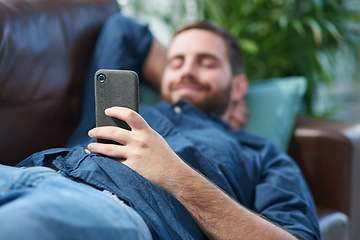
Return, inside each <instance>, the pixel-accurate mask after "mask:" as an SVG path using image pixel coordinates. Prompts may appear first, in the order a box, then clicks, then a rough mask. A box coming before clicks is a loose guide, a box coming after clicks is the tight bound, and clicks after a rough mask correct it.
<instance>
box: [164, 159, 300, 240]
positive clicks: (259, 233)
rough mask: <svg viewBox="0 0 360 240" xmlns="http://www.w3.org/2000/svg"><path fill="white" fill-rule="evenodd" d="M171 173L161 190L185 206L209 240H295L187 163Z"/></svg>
mask: <svg viewBox="0 0 360 240" xmlns="http://www.w3.org/2000/svg"><path fill="white" fill-rule="evenodd" d="M170 174H171V175H168V180H167V181H166V183H164V184H162V187H163V188H165V189H166V190H167V191H169V192H170V193H171V194H172V195H174V196H175V197H176V198H177V199H178V200H179V201H180V202H181V203H182V204H183V205H184V207H185V208H186V209H187V210H188V211H189V213H190V214H191V215H192V217H193V218H194V219H195V221H196V222H197V224H198V225H199V227H200V228H201V229H202V230H203V231H204V232H205V233H206V234H207V235H208V237H210V238H211V239H277V240H278V239H287V240H288V239H296V238H295V237H294V236H292V235H291V234H290V233H288V232H286V231H285V230H283V229H281V228H280V227H278V226H276V225H274V224H272V223H270V222H269V221H267V220H266V219H264V218H263V217H261V216H259V215H257V214H255V213H253V212H251V211H249V210H248V209H246V208H245V207H243V206H242V205H240V204H239V203H237V202H236V201H234V200H233V199H232V198H230V197H229V196H228V195H227V194H225V193H224V192H223V191H222V190H221V189H219V188H218V187H217V186H215V185H214V184H212V183H211V182H210V181H208V180H207V179H206V178H205V177H203V176H202V175H201V174H199V173H198V172H196V171H195V170H193V169H191V168H190V167H188V166H187V165H186V164H183V165H182V166H179V167H177V168H176V169H174V170H173V171H170Z"/></svg>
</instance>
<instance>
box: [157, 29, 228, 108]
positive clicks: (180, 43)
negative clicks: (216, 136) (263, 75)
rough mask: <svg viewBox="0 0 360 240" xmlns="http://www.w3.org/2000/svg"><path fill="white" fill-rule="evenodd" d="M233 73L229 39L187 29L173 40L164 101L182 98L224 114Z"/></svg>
mask: <svg viewBox="0 0 360 240" xmlns="http://www.w3.org/2000/svg"><path fill="white" fill-rule="evenodd" d="M231 85H232V71H231V65H230V60H229V56H228V51H227V45H226V42H225V40H224V39H223V38H222V37H221V36H219V35H217V34H215V33H213V32H210V31H207V30H201V29H191V30H186V31H184V32H182V33H180V34H178V35H177V36H175V38H174V39H173V41H172V43H171V45H170V47H169V49H168V53H167V63H166V66H165V69H164V74H163V78H162V82H161V95H162V99H163V100H164V101H167V102H170V103H175V102H177V101H178V100H180V99H183V100H185V101H187V102H188V103H190V104H193V105H194V106H196V107H198V108H199V109H201V110H203V111H205V112H212V113H216V114H218V115H221V114H222V113H224V111H225V110H226V108H227V106H228V104H229V99H230V93H231Z"/></svg>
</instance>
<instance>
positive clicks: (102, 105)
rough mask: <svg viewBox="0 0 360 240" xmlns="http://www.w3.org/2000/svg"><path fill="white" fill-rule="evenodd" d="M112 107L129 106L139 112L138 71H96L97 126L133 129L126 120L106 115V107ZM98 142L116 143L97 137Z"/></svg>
mask: <svg viewBox="0 0 360 240" xmlns="http://www.w3.org/2000/svg"><path fill="white" fill-rule="evenodd" d="M110 107H127V108H130V109H132V110H134V111H136V112H139V78H138V75H137V74H136V72H133V71H128V70H110V69H100V70H98V71H97V72H96V73H95V114H96V126H97V127H101V126H115V127H121V128H124V129H127V130H131V128H130V127H129V125H128V124H127V123H126V122H124V121H122V120H119V119H117V118H112V117H108V116H106V115H105V109H107V108H110ZM97 142H100V143H110V144H116V142H113V141H109V140H105V139H97Z"/></svg>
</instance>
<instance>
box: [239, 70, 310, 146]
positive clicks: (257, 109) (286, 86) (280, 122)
mask: <svg viewBox="0 0 360 240" xmlns="http://www.w3.org/2000/svg"><path fill="white" fill-rule="evenodd" d="M306 83H307V82H306V79H305V78H304V77H287V78H278V79H266V80H260V81H253V82H251V83H250V87H249V91H248V93H247V96H246V100H247V102H248V107H249V117H248V121H247V124H246V126H245V127H244V129H245V130H248V131H249V132H252V133H255V134H257V135H260V136H262V137H265V138H268V139H270V140H272V142H273V143H274V144H275V146H276V147H277V148H278V149H280V150H282V151H287V148H288V144H289V141H290V137H291V134H292V130H293V127H294V124H295V119H296V115H297V114H298V112H299V110H300V106H301V104H302V100H303V97H304V93H305V90H306V85H307V84H306Z"/></svg>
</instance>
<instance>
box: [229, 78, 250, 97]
mask: <svg viewBox="0 0 360 240" xmlns="http://www.w3.org/2000/svg"><path fill="white" fill-rule="evenodd" d="M248 88H249V83H248V80H247V77H246V76H245V75H244V74H239V75H236V76H235V77H234V78H233V85H232V89H231V101H233V102H239V101H241V100H242V99H243V98H244V97H245V95H246V93H247V90H248Z"/></svg>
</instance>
